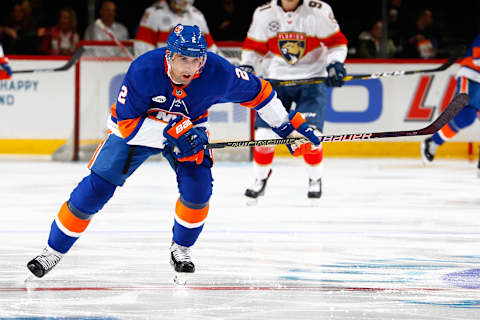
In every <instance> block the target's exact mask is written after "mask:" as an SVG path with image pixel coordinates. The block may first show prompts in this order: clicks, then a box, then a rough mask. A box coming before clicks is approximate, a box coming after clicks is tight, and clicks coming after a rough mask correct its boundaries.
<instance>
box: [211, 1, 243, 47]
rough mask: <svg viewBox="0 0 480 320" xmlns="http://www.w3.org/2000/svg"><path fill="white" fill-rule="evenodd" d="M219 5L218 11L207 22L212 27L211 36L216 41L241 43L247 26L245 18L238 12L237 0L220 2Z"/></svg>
mask: <svg viewBox="0 0 480 320" xmlns="http://www.w3.org/2000/svg"><path fill="white" fill-rule="evenodd" d="M220 3H221V4H220V5H219V7H220V9H219V10H217V12H216V13H215V15H212V16H211V18H210V20H209V21H208V22H209V23H210V26H213V27H212V36H213V37H214V38H215V40H217V41H222V40H223V41H225V40H236V41H243V40H244V39H245V37H246V35H247V30H248V25H247V24H246V23H245V16H244V15H243V14H242V13H241V12H239V6H238V0H220Z"/></svg>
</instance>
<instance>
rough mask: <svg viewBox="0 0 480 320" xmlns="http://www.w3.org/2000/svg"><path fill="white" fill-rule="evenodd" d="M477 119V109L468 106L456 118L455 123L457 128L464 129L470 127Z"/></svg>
mask: <svg viewBox="0 0 480 320" xmlns="http://www.w3.org/2000/svg"><path fill="white" fill-rule="evenodd" d="M476 118H477V109H475V108H474V107H472V106H466V107H465V108H463V109H462V111H460V112H459V113H458V114H457V115H456V116H455V118H454V119H453V122H454V123H455V126H456V127H457V128H459V129H463V128H466V127H468V126H470V125H471V124H472V123H473V122H474V121H475V119H476Z"/></svg>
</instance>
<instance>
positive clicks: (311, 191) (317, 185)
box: [307, 178, 322, 199]
mask: <svg viewBox="0 0 480 320" xmlns="http://www.w3.org/2000/svg"><path fill="white" fill-rule="evenodd" d="M321 196H322V178H319V179H318V180H312V179H308V194H307V197H308V199H320V197H321Z"/></svg>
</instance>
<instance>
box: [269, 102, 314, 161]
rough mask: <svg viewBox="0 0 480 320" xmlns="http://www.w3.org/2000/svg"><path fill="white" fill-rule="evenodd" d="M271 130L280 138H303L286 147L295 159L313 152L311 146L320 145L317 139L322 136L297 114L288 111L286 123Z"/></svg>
mask: <svg viewBox="0 0 480 320" xmlns="http://www.w3.org/2000/svg"><path fill="white" fill-rule="evenodd" d="M272 130H273V131H274V132H275V133H276V134H278V135H279V136H280V137H282V138H301V137H304V138H305V139H299V140H297V141H296V142H295V143H294V144H289V145H287V148H288V150H289V151H290V153H291V154H292V155H294V156H295V157H298V156H301V155H304V154H305V153H308V152H310V151H311V150H313V149H314V147H312V144H314V145H315V146H318V145H320V143H321V141H320V138H319V137H321V136H322V134H321V132H320V131H318V130H317V129H315V128H312V127H310V126H309V125H308V124H307V123H306V120H305V118H304V117H303V116H302V115H301V114H300V113H299V112H295V111H290V113H289V115H288V121H287V122H285V123H283V124H282V125H281V126H280V127H278V128H272Z"/></svg>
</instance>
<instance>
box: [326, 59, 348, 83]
mask: <svg viewBox="0 0 480 320" xmlns="http://www.w3.org/2000/svg"><path fill="white" fill-rule="evenodd" d="M327 73H328V77H327V81H326V82H327V86H329V87H341V86H343V77H345V76H346V75H347V70H345V67H344V65H343V63H341V62H334V63H331V64H329V65H328V66H327Z"/></svg>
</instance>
